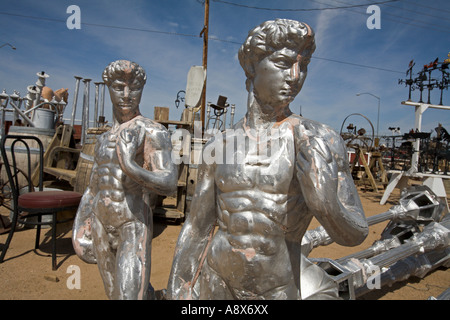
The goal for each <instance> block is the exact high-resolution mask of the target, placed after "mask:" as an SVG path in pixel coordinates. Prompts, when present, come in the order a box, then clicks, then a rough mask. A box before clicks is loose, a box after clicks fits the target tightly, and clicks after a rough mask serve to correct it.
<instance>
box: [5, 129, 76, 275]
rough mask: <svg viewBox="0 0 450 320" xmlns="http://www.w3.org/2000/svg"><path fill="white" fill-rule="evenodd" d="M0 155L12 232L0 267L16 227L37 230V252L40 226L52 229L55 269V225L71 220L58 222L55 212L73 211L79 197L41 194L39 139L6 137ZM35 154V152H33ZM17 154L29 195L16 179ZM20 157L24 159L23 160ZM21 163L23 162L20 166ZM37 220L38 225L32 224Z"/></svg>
mask: <svg viewBox="0 0 450 320" xmlns="http://www.w3.org/2000/svg"><path fill="white" fill-rule="evenodd" d="M7 140H12V142H11V143H10V146H6V145H5V143H6V141H7ZM33 140H34V141H36V142H37V144H38V146H39V148H38V149H39V150H38V159H39V162H38V166H39V184H38V186H37V187H36V188H38V190H35V187H34V186H33V184H32V183H31V176H32V174H33V169H32V166H31V161H32V160H31V154H32V152H31V149H32V148H30V146H29V142H31V141H33ZM0 148H1V154H2V158H3V162H4V168H5V170H6V174H7V176H8V179H9V183H10V187H11V192H12V204H13V210H14V211H13V218H12V223H11V230H10V231H9V235H8V238H7V240H6V243H5V245H4V247H3V250H2V253H1V256H0V263H2V262H3V260H4V258H5V255H6V251H7V250H8V248H9V244H10V243H11V239H12V237H13V235H14V232H15V230H16V226H17V223H21V224H23V225H25V226H26V225H33V226H36V242H35V249H38V248H39V242H40V241H39V238H40V232H41V226H42V225H49V226H51V228H52V230H51V231H52V238H51V242H52V270H56V269H57V265H56V225H57V224H58V223H64V222H67V221H69V220H72V219H73V218H71V219H64V220H58V219H57V218H58V216H57V214H58V212H61V211H65V210H70V209H76V208H78V205H79V203H80V200H81V197H82V194H81V193H78V192H73V191H43V190H44V188H43V165H42V164H43V162H44V161H43V160H44V148H43V145H42V142H41V141H40V140H39V138H37V137H34V136H20V135H6V136H4V137H3V138H2V140H1V143H0ZM7 148H8V149H9V150H8V151H10V152H9V153H10V154H7V152H6V149H7ZM32 151H35V150H32ZM18 152H20V155H21V157H22V159H21V160H25V163H26V167H27V168H21V169H22V171H25V172H27V179H28V193H24V194H20V189H21V186H20V185H19V179H18V174H17V172H18V170H19V169H18V166H17V165H18V163H17V155H16V154H17V153H18ZM23 156H25V157H26V158H25V159H23ZM23 163H24V162H23V161H22V164H23ZM45 216H47V217H50V219H48V218H47V219H42V218H43V217H45ZM31 217H37V219H34V220H32V219H30V218H31ZM35 220H37V221H35Z"/></svg>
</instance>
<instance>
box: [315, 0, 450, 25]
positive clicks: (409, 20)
mask: <svg viewBox="0 0 450 320" xmlns="http://www.w3.org/2000/svg"><path fill="white" fill-rule="evenodd" d="M309 1H312V2H316V3H320V4H323V5H329V4H328V3H324V2H321V1H317V0H309ZM334 1H335V2H337V3H342V4H348V3H346V2H344V1H338V0H334ZM368 5H370V4H369V3H366V4H365V6H368ZM340 8H342V7H340ZM344 10H347V11H350V12H353V13H357V14H361V15H367V13H366V12H365V11H364V12H362V11H356V10H352V9H344ZM386 16H388V17H387V18H386ZM389 17H393V18H396V19H393V18H389ZM399 18H400V19H407V20H408V21H401V20H398V19H399ZM383 20H388V21H392V22H396V23H401V24H406V25H409V26H413V27H418V28H422V29H427V30H430V29H431V30H435V31H440V32H445V33H450V30H448V29H445V28H444V27H443V26H441V25H437V24H433V23H430V22H425V21H420V20H414V19H411V18H410V17H402V16H399V15H395V14H392V13H389V12H383ZM413 22H416V23H413ZM417 23H419V24H417Z"/></svg>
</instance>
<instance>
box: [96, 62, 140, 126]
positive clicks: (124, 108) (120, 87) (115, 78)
mask: <svg viewBox="0 0 450 320" xmlns="http://www.w3.org/2000/svg"><path fill="white" fill-rule="evenodd" d="M103 81H104V82H105V84H106V85H107V86H108V89H109V94H110V97H111V102H112V104H113V116H114V118H115V119H116V120H117V121H118V122H119V123H122V122H125V121H128V120H130V119H132V118H134V117H135V116H136V115H138V114H140V112H139V103H140V102H141V97H142V91H143V89H144V85H145V82H146V81H147V75H146V74H145V71H144V69H143V68H142V67H141V66H139V65H138V64H137V63H135V62H131V61H128V60H117V61H114V62H111V63H110V64H109V65H108V66H107V67H106V69H105V70H104V71H103Z"/></svg>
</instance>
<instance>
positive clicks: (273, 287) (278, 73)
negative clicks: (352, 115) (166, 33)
mask: <svg viewBox="0 0 450 320" xmlns="http://www.w3.org/2000/svg"><path fill="white" fill-rule="evenodd" d="M314 50H315V42H314V33H313V30H312V29H311V28H310V27H309V26H308V25H306V24H304V23H300V22H297V21H292V20H284V19H278V20H275V21H267V22H265V23H263V24H261V25H260V26H258V27H256V28H254V29H253V30H252V31H250V33H249V36H248V38H247V40H246V41H245V43H244V44H243V45H242V47H241V48H240V50H239V60H240V63H241V66H242V67H243V69H244V71H245V74H246V76H247V82H246V84H247V90H248V92H249V95H248V102H247V113H246V115H245V117H244V118H243V119H242V120H240V121H239V122H238V123H237V124H236V125H234V128H233V129H232V130H228V131H225V132H224V133H222V134H216V135H215V137H214V138H213V139H212V140H211V141H209V142H208V143H207V144H206V145H205V148H204V153H205V151H206V150H211V149H214V153H215V156H217V155H218V154H220V153H223V155H226V157H225V158H226V161H223V162H222V163H219V162H218V161H213V162H211V161H205V162H204V163H203V164H202V166H201V167H200V171H199V176H198V184H197V189H196V191H195V195H194V199H193V201H192V204H191V210H190V214H189V215H188V218H187V220H186V222H185V224H184V226H183V228H182V230H181V233H180V235H179V238H178V243H177V247H176V250H175V255H174V260H173V266H172V270H171V275H170V278H169V283H168V290H167V298H168V299H190V298H191V299H301V298H303V299H305V298H317V299H327V298H328V299H330V298H336V297H337V293H336V288H335V285H334V284H333V283H330V280H329V279H327V278H326V274H325V273H324V272H323V270H322V269H320V268H319V267H317V266H316V265H314V264H312V263H311V262H309V261H308V260H307V259H306V258H305V257H304V256H303V255H302V254H301V240H302V237H303V235H304V234H305V231H306V230H307V227H308V225H309V223H310V221H311V219H312V218H313V217H316V218H317V219H318V220H319V222H320V223H321V224H322V226H323V227H324V228H325V229H326V231H327V232H328V234H329V235H330V236H331V238H332V239H333V240H334V241H336V242H337V243H339V244H342V245H346V246H353V245H358V244H360V243H361V242H362V241H363V240H364V239H365V237H366V235H367V233H368V225H367V222H366V219H365V217H364V212H363V209H362V206H361V202H360V199H359V196H358V194H357V190H356V188H355V185H354V183H353V180H352V177H351V175H350V172H349V167H348V160H347V154H346V149H345V145H344V143H343V141H342V139H341V137H340V136H339V135H338V134H337V133H335V132H334V131H333V130H332V129H330V128H329V127H327V126H325V125H323V124H320V123H318V122H315V121H312V120H308V119H305V118H303V117H301V116H298V115H295V114H293V113H292V112H291V110H290V109H289V104H290V103H291V102H292V101H293V100H294V98H295V96H296V95H297V94H298V93H299V92H300V89H301V88H302V85H303V83H304V81H305V78H306V74H307V65H308V63H309V61H310V58H311V55H312V53H313V52H314ZM263 151H264V152H263ZM268 154H270V156H269V155H268ZM204 157H205V154H204ZM216 160H217V158H216ZM216 224H217V225H218V229H217V230H216V228H215V226H216ZM300 275H301V276H300Z"/></svg>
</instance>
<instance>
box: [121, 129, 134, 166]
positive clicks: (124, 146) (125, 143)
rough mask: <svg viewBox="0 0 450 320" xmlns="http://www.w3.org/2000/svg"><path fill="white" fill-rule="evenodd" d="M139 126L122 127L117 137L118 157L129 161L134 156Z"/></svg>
mask: <svg viewBox="0 0 450 320" xmlns="http://www.w3.org/2000/svg"><path fill="white" fill-rule="evenodd" d="M138 137H139V128H135V129H123V130H122V131H121V132H120V134H119V137H118V138H117V140H116V142H117V146H116V151H117V155H118V156H119V159H121V160H125V161H127V162H128V161H131V160H133V159H134V158H135V156H136V151H137V149H138Z"/></svg>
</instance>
